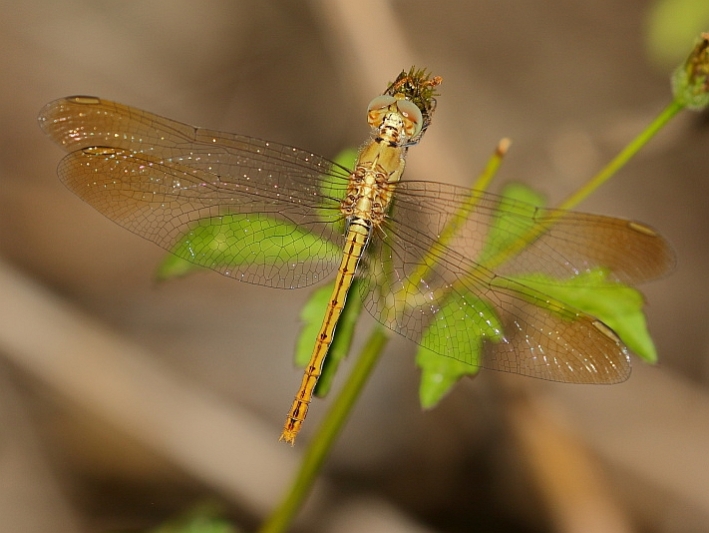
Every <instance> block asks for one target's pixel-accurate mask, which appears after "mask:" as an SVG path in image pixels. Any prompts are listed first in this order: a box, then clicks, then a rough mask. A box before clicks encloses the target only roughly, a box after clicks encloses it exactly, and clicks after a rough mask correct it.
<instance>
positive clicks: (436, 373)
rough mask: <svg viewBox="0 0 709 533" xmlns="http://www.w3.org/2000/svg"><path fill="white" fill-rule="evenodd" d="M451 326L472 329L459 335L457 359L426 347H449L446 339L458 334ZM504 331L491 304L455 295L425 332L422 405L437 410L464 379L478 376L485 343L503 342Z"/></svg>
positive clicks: (420, 352) (419, 356)
mask: <svg viewBox="0 0 709 533" xmlns="http://www.w3.org/2000/svg"><path fill="white" fill-rule="evenodd" d="M481 316H484V317H485V319H483V320H481V319H480V317H481ZM451 327H455V328H465V329H466V330H468V334H467V335H460V336H458V345H457V346H456V354H455V356H450V357H448V356H444V355H440V354H438V353H436V352H434V351H432V350H430V349H428V348H426V347H425V346H426V345H427V346H446V345H447V344H448V343H447V342H446V338H447V337H448V336H449V335H451V334H453V335H455V331H452V330H451ZM501 331H502V324H501V322H500V320H499V318H498V317H497V314H496V313H495V310H494V309H493V308H492V307H491V306H490V304H488V303H487V302H486V301H484V300H482V299H480V298H478V297H477V296H475V295H473V294H471V293H467V294H465V295H462V294H459V293H457V292H456V293H451V295H450V296H449V297H448V298H447V299H446V301H445V302H444V304H443V306H442V307H441V308H440V309H439V311H438V313H437V314H436V320H434V321H433V322H432V323H431V324H430V326H429V327H428V328H427V329H426V331H425V332H424V335H423V337H422V338H421V346H420V347H419V350H418V353H417V354H416V364H417V366H418V367H419V368H421V383H420V385H419V401H420V402H421V406H422V407H423V408H424V409H430V408H432V407H434V406H435V405H436V404H438V402H439V401H440V400H441V399H442V398H443V397H444V396H445V395H446V394H447V393H448V391H449V390H450V389H451V388H452V387H453V385H455V384H456V383H457V382H458V380H459V379H460V378H462V377H463V376H468V375H475V374H477V373H478V372H479V370H480V363H481V362H482V361H481V358H482V349H483V343H484V341H485V340H486V339H487V340H489V341H492V342H496V341H499V340H500V339H501V334H500V333H499V332H501ZM454 357H455V358H454ZM463 361H465V362H463Z"/></svg>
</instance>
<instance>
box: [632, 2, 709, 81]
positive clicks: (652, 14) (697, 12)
mask: <svg viewBox="0 0 709 533" xmlns="http://www.w3.org/2000/svg"><path fill="white" fill-rule="evenodd" d="M645 26H646V35H645V45H646V47H647V50H648V54H649V55H650V59H651V60H653V61H654V62H655V63H656V64H657V65H658V66H659V67H661V68H662V69H663V70H664V69H666V68H667V67H670V66H672V65H675V64H676V63H678V62H680V61H682V59H684V57H685V56H686V55H687V50H689V48H690V47H691V46H692V42H693V41H694V40H695V39H696V38H697V35H699V34H700V33H701V32H702V31H707V29H708V28H709V2H704V1H701V0H656V1H655V2H653V3H652V5H651V6H650V9H649V12H648V16H647V20H646V25H645Z"/></svg>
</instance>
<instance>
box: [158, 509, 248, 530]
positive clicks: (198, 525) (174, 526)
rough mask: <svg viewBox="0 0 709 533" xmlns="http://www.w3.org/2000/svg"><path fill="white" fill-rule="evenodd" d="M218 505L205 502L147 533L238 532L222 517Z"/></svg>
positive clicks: (221, 511)
mask: <svg viewBox="0 0 709 533" xmlns="http://www.w3.org/2000/svg"><path fill="white" fill-rule="evenodd" d="M222 514H223V510H222V509H221V506H220V505H217V504H213V503H210V502H205V503H201V504H198V505H196V506H195V507H193V508H192V509H189V510H188V511H186V512H185V513H183V514H181V515H179V516H177V517H175V518H173V519H171V520H169V521H167V522H165V523H163V524H161V525H160V526H158V527H157V528H154V529H151V530H150V531H149V533H238V531H239V530H238V529H237V528H236V527H235V526H234V525H232V524H231V523H229V522H228V521H227V520H226V519H225V518H222V516H221V515H222Z"/></svg>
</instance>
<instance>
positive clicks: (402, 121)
mask: <svg viewBox="0 0 709 533" xmlns="http://www.w3.org/2000/svg"><path fill="white" fill-rule="evenodd" d="M367 121H368V122H369V125H370V126H372V127H373V128H376V129H377V130H378V132H379V136H380V137H382V138H384V139H387V140H388V141H390V142H393V143H395V144H397V145H403V144H405V143H406V141H407V140H408V139H411V138H412V137H415V136H416V135H418V134H419V133H420V132H421V128H422V127H423V116H422V115H421V110H420V109H419V108H418V107H417V106H416V104H414V103H413V102H411V101H410V100H406V99H405V98H403V97H395V96H390V95H386V94H385V95H382V96H377V97H376V98H375V99H374V100H372V101H371V102H370V103H369V107H368V109H367ZM402 134H403V135H402Z"/></svg>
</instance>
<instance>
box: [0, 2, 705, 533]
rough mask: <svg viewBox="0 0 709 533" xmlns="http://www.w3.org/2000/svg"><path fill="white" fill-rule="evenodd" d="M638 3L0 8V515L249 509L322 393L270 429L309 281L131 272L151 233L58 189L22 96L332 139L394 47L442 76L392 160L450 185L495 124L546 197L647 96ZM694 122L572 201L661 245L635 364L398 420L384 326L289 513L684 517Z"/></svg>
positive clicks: (491, 389) (320, 525) (246, 519)
mask: <svg viewBox="0 0 709 533" xmlns="http://www.w3.org/2000/svg"><path fill="white" fill-rule="evenodd" d="M665 3H666V2H665ZM698 3H702V2H698ZM655 7H656V4H655V3H653V2H649V1H641V0H623V1H610V0H597V1H595V2H587V1H582V0H542V1H535V2H519V1H516V2H515V1H512V0H476V1H467V0H460V1H447V2H423V1H409V2H391V3H389V2H377V1H371V2H357V3H356V4H355V3H354V2H347V1H342V2H335V1H333V2H327V1H322V2H318V1H311V2H288V1H262V2H227V1H218V0H207V1H203V2H188V1H184V0H180V1H174V0H173V1H167V0H162V1H159V0H154V1H146V2H106V1H101V2H88V1H82V0H74V1H65V2H36V1H35V2H32V1H29V2H24V3H21V4H20V3H17V4H15V5H13V3H5V4H3V5H2V6H0V40H1V43H2V46H1V47H0V50H1V52H0V72H2V79H3V82H2V83H1V84H0V96H1V97H2V102H4V103H3V104H2V105H0V122H1V124H2V126H3V128H2V130H1V133H0V184H1V185H0V254H1V257H0V260H1V263H0V264H1V268H0V317H2V319H1V320H0V516H2V519H0V531H8V532H9V531H12V532H24V531H27V532H34V531H53V532H62V533H63V532H67V533H68V532H74V531H106V530H118V529H126V530H139V529H141V528H148V527H154V526H156V525H157V524H159V523H160V522H161V521H163V520H165V519H167V518H168V517H170V516H172V515H174V514H176V513H179V512H180V511H182V510H185V509H186V508H188V507H189V506H190V505H192V504H193V503H194V502H196V501H200V500H202V499H204V498H211V499H214V500H216V501H219V502H222V503H223V504H224V505H225V508H226V511H227V514H228V515H229V516H230V517H232V518H233V519H234V520H235V521H237V522H238V523H240V524H241V525H242V526H243V527H244V528H245V529H246V530H253V529H255V527H256V526H257V525H258V524H259V523H260V521H261V520H262V519H263V517H264V516H265V515H266V514H267V513H268V511H269V509H271V508H272V507H273V506H274V505H275V504H276V502H277V501H278V498H279V496H280V494H281V492H282V491H283V490H284V489H285V488H286V486H287V485H288V483H289V480H290V477H291V475H292V473H293V471H294V469H295V467H296V465H297V461H298V458H299V456H300V454H301V453H302V450H303V449H304V447H305V445H306V443H307V441H308V439H309V437H310V435H311V434H312V431H313V429H314V428H315V427H316V426H317V423H318V421H319V419H321V417H322V415H323V413H324V412H325V410H326V409H327V406H328V401H327V400H325V401H317V402H315V403H314V404H313V407H312V408H311V414H310V416H309V420H308V423H307V424H306V430H305V432H304V435H303V436H302V438H301V440H300V441H299V442H298V444H297V445H296V447H295V448H294V449H290V448H288V447H286V446H284V445H283V444H279V443H278V442H277V437H278V434H279V431H280V427H281V424H282V422H283V419H284V415H285V412H286V410H287V408H288V406H289V405H290V401H291V399H292V395H293V393H294V392H295V390H296V387H297V385H298V383H299V380H300V371H299V370H296V369H294V367H293V364H292V351H293V345H294V342H295V338H296V335H297V332H298V327H299V319H298V314H299V310H300V307H301V306H302V304H303V303H304V302H305V300H306V298H307V297H308V291H307V290H305V291H292V292H291V291H276V290H269V289H264V288H260V287H252V286H247V285H243V284H239V283H236V282H234V281H231V280H229V279H226V278H223V277H221V276H219V275H217V274H212V273H209V274H199V275H196V276H193V277H191V278H188V279H184V280H180V281H173V282H169V283H165V284H160V285H156V284H155V283H154V282H153V278H152V276H153V272H154V269H155V267H156V266H157V265H158V263H159V262H160V259H161V257H162V254H163V252H162V251H161V249H159V248H157V247H156V246H154V245H153V244H151V243H148V242H146V241H143V240H142V239H140V238H138V237H135V236H133V235H132V234H130V233H128V232H126V231H125V230H123V229H121V228H119V227H118V226H116V225H114V224H113V223H111V222H110V221H108V220H107V219H105V218H104V217H102V216H101V215H99V214H98V213H97V212H95V211H94V210H93V209H91V208H90V207H89V206H87V205H85V204H82V203H81V202H80V201H79V200H78V199H77V198H75V197H74V196H73V195H71V194H70V193H69V192H68V191H66V190H65V189H64V188H63V187H62V185H61V184H60V183H59V181H58V179H57V177H56V173H55V168H56V166H57V163H58V161H59V159H60V158H61V156H62V154H61V152H60V150H59V149H58V148H57V147H55V146H54V145H53V144H52V143H51V142H50V141H49V140H48V139H46V138H45V137H44V136H43V135H42V133H41V132H40V130H39V128H38V127H37V125H36V115H37V112H38V111H39V109H40V108H41V107H42V106H43V105H44V104H45V103H46V102H48V101H50V100H53V99H55V98H58V97H61V96H67V95H72V94H91V95H97V96H101V97H104V98H108V99H112V100H116V101H119V102H122V103H126V104H130V105H133V106H135V107H138V108H142V109H147V110H150V111H152V112H155V113H158V114H162V115H165V116H168V117H170V118H174V119H176V120H179V121H182V122H186V123H190V124H195V125H201V126H206V127H210V128H214V129H222V130H225V131H234V132H239V133H246V134H249V135H253V136H257V137H261V138H265V139H271V140H274V141H278V142H282V143H286V144H292V145H295V146H299V147H302V148H306V149H309V150H312V151H314V152H317V153H320V154H323V155H325V156H326V157H334V156H335V155H336V154H337V152H338V151H339V150H341V149H343V148H345V147H349V146H358V145H359V144H360V143H361V142H362V141H363V140H364V139H365V138H366V135H367V128H366V123H365V122H364V109H365V106H366V105H367V103H368V102H369V100H370V99H371V98H372V97H373V96H374V95H375V94H377V93H379V92H381V91H382V90H383V89H384V88H385V86H386V83H387V82H388V81H390V80H392V79H393V78H394V77H395V76H396V75H397V73H398V72H399V71H400V70H401V69H402V68H407V67H408V66H410V65H411V64H416V65H417V66H426V67H428V68H429V69H430V70H432V71H433V73H434V74H437V75H441V76H443V78H444V84H443V86H442V87H441V90H440V92H441V96H440V98H439V106H438V110H437V112H436V116H435V119H434V122H433V125H432V127H431V129H430V130H429V132H428V134H427V136H426V139H425V141H424V142H423V143H422V144H421V146H420V147H417V148H416V149H415V150H412V152H411V155H410V158H409V165H408V169H409V170H408V171H407V172H408V175H409V176H411V177H417V178H422V179H431V180H435V181H448V182H456V183H459V184H466V183H469V182H470V180H471V179H472V178H473V177H474V176H475V175H476V173H477V172H478V170H479V169H480V168H481V167H482V165H483V164H484V161H485V159H486V158H487V156H488V155H489V153H490V152H491V150H492V149H493V148H494V146H495V144H496V143H497V141H498V140H499V139H500V138H501V137H504V136H507V137H510V138H512V140H513V146H512V150H511V152H510V154H509V156H508V158H507V160H506V162H505V164H504V166H503V168H502V171H501V172H500V182H504V181H510V180H520V181H525V182H527V183H529V184H531V185H533V186H535V187H537V188H538V189H540V190H541V191H543V192H545V193H546V194H548V196H549V198H550V199H551V201H552V203H553V202H558V201H560V200H561V199H563V198H564V197H566V196H567V195H568V194H570V193H571V192H573V191H574V189H575V188H577V187H578V186H579V185H580V184H582V183H583V182H584V180H586V179H588V177H590V176H591V175H592V174H593V173H594V172H595V171H597V170H598V169H599V168H600V167H601V166H602V165H603V164H604V163H605V162H607V161H608V160H609V159H610V157H612V156H613V155H614V154H615V153H617V151H618V150H620V149H621V148H622V147H623V146H624V145H625V144H626V143H627V142H628V141H629V140H630V139H632V137H633V136H634V135H635V134H637V133H638V132H639V131H640V130H641V129H642V128H643V127H644V126H645V125H646V124H647V123H649V122H650V120H652V119H653V118H654V116H656V114H657V113H658V112H659V111H660V110H661V109H662V108H663V107H664V106H665V105H666V104H667V103H669V99H670V91H669V83H668V74H669V72H671V70H672V68H673V66H674V64H675V63H673V62H671V61H670V62H668V63H666V64H661V63H657V62H653V61H652V60H651V58H650V56H649V54H648V51H647V50H648V46H647V44H646V43H647V39H648V32H647V23H648V22H647V21H648V17H649V16H650V14H651V12H652V9H654V8H655ZM680 22H681V21H680V20H679V19H678V20H677V22H676V24H678V25H679V24H680ZM667 24H669V25H673V24H675V21H674V20H672V19H670V20H668V21H667ZM706 29H709V27H707V28H705V30H706ZM690 45H691V42H688V43H687V45H686V49H687V51H688V50H689V47H690ZM680 59H681V58H676V60H675V61H676V62H679V61H680ZM708 143H709V128H707V120H706V114H703V115H702V114H700V115H697V114H689V113H685V114H682V115H681V116H680V117H679V118H677V119H676V120H675V121H674V122H672V123H671V125H670V126H669V127H668V128H666V129H665V130H664V131H662V132H661V133H660V135H659V136H658V137H657V138H656V139H654V140H653V141H652V142H651V144H650V145H649V146H648V147H647V149H646V150H644V151H643V152H642V154H641V155H639V156H638V157H637V158H636V159H634V160H633V161H632V162H631V164H630V165H628V167H627V168H625V169H623V171H622V172H621V173H620V174H619V175H618V176H617V177H616V178H615V179H614V180H613V181H612V182H610V183H609V184H607V185H606V186H604V187H603V188H602V189H601V190H599V191H598V192H597V193H596V194H595V196H593V197H592V199H590V200H588V201H587V202H586V203H585V204H584V205H583V206H582V209H583V210H587V211H592V212H597V213H603V214H609V215H614V216H622V217H627V218H634V219H638V220H642V221H644V222H646V223H648V224H650V225H652V226H654V227H656V228H659V229H660V230H661V231H662V233H663V234H664V235H665V236H666V237H667V238H668V239H669V240H670V241H671V242H672V243H673V244H674V246H675V248H676V250H677V255H678V258H679V261H678V267H677V270H676V271H675V272H674V273H673V274H672V275H671V276H669V277H667V278H665V279H662V280H660V281H657V282H655V283H653V284H651V285H649V286H647V287H644V288H643V290H644V292H645V294H646V296H647V299H648V308H647V312H648V317H649V323H650V328H651V331H652V333H653V336H654V339H655V341H656V343H657V346H658V350H659V353H660V356H661V364H660V365H659V367H657V368H648V367H646V366H644V365H642V364H641V363H640V362H638V361H637V360H636V361H635V372H634V375H633V376H632V377H631V379H630V380H629V381H628V382H627V383H624V384H621V385H617V386H613V387H602V386H598V387H591V386H588V387H586V386H571V385H562V384H551V383H542V382H538V381H536V380H531V379H525V378H520V377H516V376H501V375H497V374H494V373H483V375H481V376H480V377H479V378H478V379H476V380H473V381H465V382H463V383H461V384H460V385H459V386H458V387H457V389H456V390H455V391H454V392H453V393H452V394H451V395H450V396H449V397H448V398H447V399H446V400H445V401H444V402H443V403H442V404H441V405H440V406H439V407H438V408H436V409H435V410H433V411H431V412H426V413H421V411H420V408H419V407H418V399H417V387H418V384H417V377H418V373H417V370H416V369H415V367H414V360H413V354H414V346H413V345H412V344H411V343H409V342H406V341H404V340H401V339H394V340H393V341H392V342H391V343H390V345H389V346H388V348H387V354H386V356H385V357H384V359H383V360H382V362H381V363H380V366H379V368H378V369H377V370H376V373H375V376H374V378H373V379H372V382H371V383H370V384H369V385H368V387H367V388H366V390H365V392H364V395H363V398H362V400H361V403H360V405H359V406H358V407H357V409H356V411H355V413H354V414H353V416H352V419H351V421H350V424H349V426H348V427H347V428H346V430H345V432H344V434H343V435H342V438H341V439H340V441H339V443H338V444H337V446H336V448H335V451H334V454H333V456H332V457H331V458H330V460H329V461H328V463H327V464H326V467H325V475H324V477H323V480H322V483H321V484H320V485H319V486H318V487H317V489H316V491H315V494H314V496H313V498H312V500H311V502H310V504H309V505H308V507H307V508H306V510H305V512H304V514H303V515H302V516H301V519H300V521H299V526H298V527H299V528H300V531H338V532H342V531H344V532H347V531H353V532H354V531H392V532H394V531H446V532H463V531H515V532H517V531H525V532H526V531H530V532H532V531H606V532H608V531H619V532H620V531H646V532H652V533H655V532H658V533H659V532H690V531H692V532H694V531H709V525H707V524H709V460H708V459H707V455H706V450H707V449H709V393H708V392H707V387H708V386H709V363H708V361H709V360H708V359H707V349H708V348H709V346H708V339H707V328H706V323H707V318H708V317H709V306H707V303H706V302H707V296H708V290H707V283H706V281H705V276H706V272H707V271H709V253H708V252H707V246H706V244H707V235H709V211H708V210H707V209H706V199H707V189H708V187H707V180H706V178H707V176H708V175H709V150H707V146H708ZM366 325H367V323H366V321H365V322H364V323H363V326H366ZM362 329H363V331H366V327H363V328H362ZM350 367H351V362H350V363H348V364H347V365H346V366H345V367H344V368H343V369H342V372H343V373H345V372H347V371H348V370H349V368H350ZM342 380H343V377H342V376H340V377H339V379H338V383H337V384H336V387H337V385H338V384H341V382H342Z"/></svg>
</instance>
